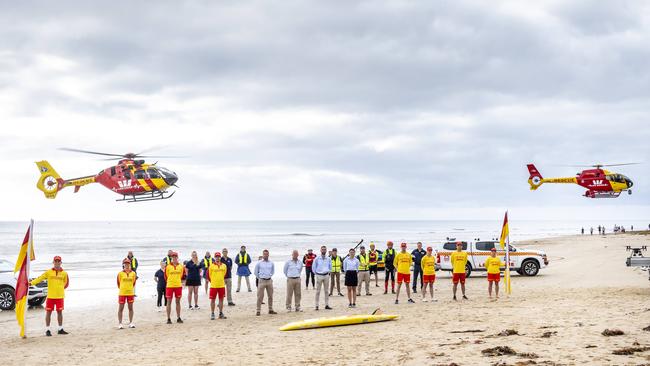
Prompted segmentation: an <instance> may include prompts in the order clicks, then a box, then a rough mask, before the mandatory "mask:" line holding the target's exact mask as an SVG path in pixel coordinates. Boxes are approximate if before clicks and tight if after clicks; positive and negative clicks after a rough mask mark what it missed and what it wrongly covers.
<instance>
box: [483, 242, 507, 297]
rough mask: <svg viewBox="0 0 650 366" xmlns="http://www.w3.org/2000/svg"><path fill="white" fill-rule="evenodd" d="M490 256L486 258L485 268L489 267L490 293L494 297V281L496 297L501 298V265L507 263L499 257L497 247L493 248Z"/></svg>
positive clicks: (503, 265)
mask: <svg viewBox="0 0 650 366" xmlns="http://www.w3.org/2000/svg"><path fill="white" fill-rule="evenodd" d="M491 250H492V252H491V253H490V256H489V257H488V258H487V259H486V260H485V268H486V269H487V280H488V295H489V296H490V299H492V284H493V283H494V293H495V295H496V299H498V298H499V281H500V280H501V267H505V265H506V264H505V263H503V262H502V261H501V258H499V257H497V249H496V248H492V249H491Z"/></svg>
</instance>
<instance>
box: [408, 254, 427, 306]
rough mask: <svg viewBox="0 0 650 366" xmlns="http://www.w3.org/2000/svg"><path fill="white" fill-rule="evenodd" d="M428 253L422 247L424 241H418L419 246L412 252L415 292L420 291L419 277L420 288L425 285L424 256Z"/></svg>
mask: <svg viewBox="0 0 650 366" xmlns="http://www.w3.org/2000/svg"><path fill="white" fill-rule="evenodd" d="M425 255H427V252H426V251H425V250H424V249H422V242H418V243H417V248H415V249H413V251H412V252H411V257H412V258H413V293H414V294H417V293H418V277H419V279H420V288H422V286H423V285H424V280H423V278H422V257H424V256H425Z"/></svg>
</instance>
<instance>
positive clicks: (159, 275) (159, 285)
mask: <svg viewBox="0 0 650 366" xmlns="http://www.w3.org/2000/svg"><path fill="white" fill-rule="evenodd" d="M166 266H167V263H165V261H161V262H160V269H159V270H157V271H156V273H155V274H154V275H153V279H154V281H156V291H157V292H158V300H157V301H156V306H157V307H158V311H160V310H161V307H162V306H163V303H162V301H163V299H165V306H167V297H166V296H165V288H166V287H167V281H165V267H166Z"/></svg>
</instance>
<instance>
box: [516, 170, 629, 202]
mask: <svg viewBox="0 0 650 366" xmlns="http://www.w3.org/2000/svg"><path fill="white" fill-rule="evenodd" d="M633 164H638V163H626V164H609V165H603V164H596V165H587V166H588V167H591V168H595V169H587V170H583V171H582V172H579V173H577V174H576V176H575V177H566V178H543V177H542V175H541V174H540V172H539V170H537V168H535V165H533V164H528V165H527V167H528V172H529V173H530V177H529V178H528V184H530V190H531V191H534V190H536V189H537V188H539V186H541V185H542V184H544V183H574V184H577V185H579V186H581V187H585V188H587V191H586V192H585V194H584V196H585V197H588V198H616V197H618V196H619V195H620V194H621V192H623V191H627V193H628V194H632V190H631V189H630V188H632V185H633V183H632V180H630V178H628V177H626V176H624V175H623V174H618V173H613V172H610V171H607V170H604V169H601V168H602V167H605V166H622V165H633Z"/></svg>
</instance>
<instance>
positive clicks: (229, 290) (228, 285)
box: [226, 278, 232, 304]
mask: <svg viewBox="0 0 650 366" xmlns="http://www.w3.org/2000/svg"><path fill="white" fill-rule="evenodd" d="M226 299H227V300H228V303H229V304H230V303H231V302H232V278H226Z"/></svg>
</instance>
